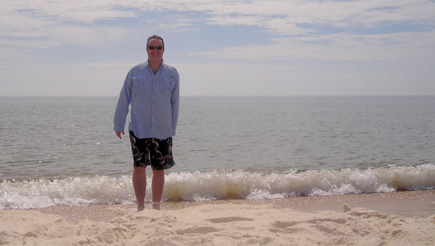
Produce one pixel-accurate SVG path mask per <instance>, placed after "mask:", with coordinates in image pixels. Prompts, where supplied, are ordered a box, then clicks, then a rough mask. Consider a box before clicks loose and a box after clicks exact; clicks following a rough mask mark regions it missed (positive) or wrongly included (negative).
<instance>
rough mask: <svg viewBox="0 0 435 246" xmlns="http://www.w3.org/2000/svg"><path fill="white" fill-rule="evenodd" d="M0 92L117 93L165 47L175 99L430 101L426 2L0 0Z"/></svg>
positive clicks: (431, 55)
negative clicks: (151, 49)
mask: <svg viewBox="0 0 435 246" xmlns="http://www.w3.org/2000/svg"><path fill="white" fill-rule="evenodd" d="M1 6H2V7H1V8H0V23H1V25H0V96H118V95H119V92H120V90H121V87H122V84H123V82H124V79H125V76H126V74H127V72H128V70H129V69H130V68H131V67H133V66H134V65H136V64H138V63H141V62H144V61H146V59H147V55H146V50H145V47H146V40H147V37H149V36H151V35H153V34H158V35H161V36H162V37H163V38H164V40H165V53H164V61H165V62H166V63H168V64H170V65H173V66H175V67H176V68H177V70H178V72H179V74H180V78H181V79H180V83H181V95H182V96H272V95H279V96H286V95H289V96H301V95H345V96H348V95H349V96H351V95H435V14H434V13H435V1H434V0H363V1H352V0H329V1H322V0H265V1H260V0H249V1H248V0H247V1H245V0H239V1H236V0H201V1H196V0H195V1H193V0H161V1H148V0H123V1H119V0H92V1H89V0H86V1H85V0H75V1H74V0H64V1H63V0H1Z"/></svg>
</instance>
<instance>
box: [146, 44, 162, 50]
mask: <svg viewBox="0 0 435 246" xmlns="http://www.w3.org/2000/svg"><path fill="white" fill-rule="evenodd" d="M148 49H150V50H154V49H157V50H162V49H163V46H153V45H148Z"/></svg>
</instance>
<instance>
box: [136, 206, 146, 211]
mask: <svg viewBox="0 0 435 246" xmlns="http://www.w3.org/2000/svg"><path fill="white" fill-rule="evenodd" d="M144 209H145V207H143V206H141V207H139V206H138V207H137V211H138V212H140V211H142V210H144Z"/></svg>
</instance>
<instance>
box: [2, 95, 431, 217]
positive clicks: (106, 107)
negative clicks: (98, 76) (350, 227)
mask: <svg viewBox="0 0 435 246" xmlns="http://www.w3.org/2000/svg"><path fill="white" fill-rule="evenodd" d="M116 103H117V98H116V97H2V98H0V209H8V208H42V207H49V206H56V205H73V206H75V205H89V204H131V203H134V202H135V197H134V191H133V188H132V183H131V173H132V169H133V167H132V166H133V164H132V157H131V150H130V143H129V139H128V133H127V134H126V135H125V136H123V139H122V140H119V139H118V138H117V137H116V136H115V133H114V132H113V114H114V110H115V106H116ZM127 131H128V129H127V128H126V132H127ZM434 150H435V96H388V97H383V96H367V97H366V96H358V97H338V96H337V97H314V96H312V97H308V96H307V97H181V99H180V117H179V123H178V127H177V135H176V136H175V137H174V147H173V151H174V158H175V161H176V165H175V166H174V167H173V168H171V169H169V170H167V171H166V172H165V174H166V184H165V190H164V194H163V199H164V200H167V201H193V200H196V201H198V200H216V199H275V198H286V197H291V196H316V195H332V194H358V193H373V192H393V191H398V190H429V189H434V187H435V151H434ZM151 173H152V172H151V170H150V168H148V169H147V179H148V183H149V184H150V183H151V181H150V178H151ZM150 197H151V192H150V187H147V196H146V199H147V200H150Z"/></svg>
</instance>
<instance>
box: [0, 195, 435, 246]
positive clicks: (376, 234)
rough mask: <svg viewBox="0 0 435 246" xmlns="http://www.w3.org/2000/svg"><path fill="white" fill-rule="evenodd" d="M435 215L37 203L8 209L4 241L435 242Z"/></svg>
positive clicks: (1, 222) (1, 219)
mask: <svg viewBox="0 0 435 246" xmlns="http://www.w3.org/2000/svg"><path fill="white" fill-rule="evenodd" d="M434 232H435V214H433V215H430V216H420V217H404V216H401V215H393V214H385V213H381V212H378V211H375V210H371V209H367V208H359V207H349V206H348V205H343V206H342V208H341V211H333V210H318V211H311V212H304V211H297V210H294V209H292V208H286V207H279V206H273V205H267V204H249V203H241V204H234V203H216V204H213V203H210V204H201V205H196V206H189V207H185V208H181V209H172V210H167V209H162V210H158V211H157V210H151V209H146V210H144V211H142V212H132V211H129V212H126V213H124V214H121V215H119V216H117V217H114V218H111V219H110V220H107V221H104V220H92V219H83V220H79V221H70V220H67V219H65V217H64V216H61V215H59V214H47V213H43V212H41V211H36V210H1V211H0V245H183V246H184V245H298V246H300V245H367V246H369V245H370V246H372V245H435V233H434Z"/></svg>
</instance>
